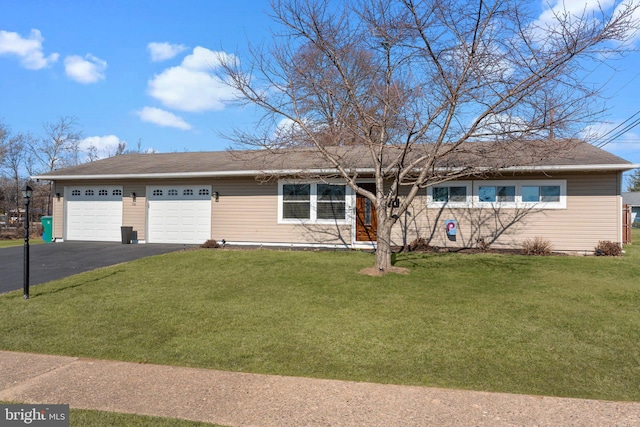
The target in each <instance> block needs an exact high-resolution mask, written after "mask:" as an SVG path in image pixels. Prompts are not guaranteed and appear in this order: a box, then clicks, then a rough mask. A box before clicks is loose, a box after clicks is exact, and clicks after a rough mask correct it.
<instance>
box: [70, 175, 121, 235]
mask: <svg viewBox="0 0 640 427" xmlns="http://www.w3.org/2000/svg"><path fill="white" fill-rule="evenodd" d="M66 199H67V200H66V208H65V211H66V239H67V240H89V241H101V242H117V241H120V227H121V225H122V187H102V186H94V187H70V188H68V189H67V197H66Z"/></svg>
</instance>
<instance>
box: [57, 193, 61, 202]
mask: <svg viewBox="0 0 640 427" xmlns="http://www.w3.org/2000/svg"><path fill="white" fill-rule="evenodd" d="M56 199H58V201H60V193H56Z"/></svg>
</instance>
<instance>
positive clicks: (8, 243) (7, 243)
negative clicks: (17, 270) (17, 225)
mask: <svg viewBox="0 0 640 427" xmlns="http://www.w3.org/2000/svg"><path fill="white" fill-rule="evenodd" d="M41 243H44V241H43V240H42V239H40V238H36V239H29V246H31V245H39V244H41ZM22 245H24V239H20V240H0V249H2V248H10V247H13V246H22Z"/></svg>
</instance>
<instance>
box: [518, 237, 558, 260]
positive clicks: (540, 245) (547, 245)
mask: <svg viewBox="0 0 640 427" xmlns="http://www.w3.org/2000/svg"><path fill="white" fill-rule="evenodd" d="M522 251H523V252H524V254H525V255H537V256H544V255H551V252H553V245H552V244H551V242H550V241H549V240H547V239H545V238H542V237H534V238H533V239H527V240H525V241H524V242H523V243H522Z"/></svg>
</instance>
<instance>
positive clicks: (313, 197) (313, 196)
mask: <svg viewBox="0 0 640 427" xmlns="http://www.w3.org/2000/svg"><path fill="white" fill-rule="evenodd" d="M286 184H307V185H310V188H309V199H310V200H309V203H310V209H309V218H308V219H299V218H283V201H284V197H283V186H284V185H286ZM318 184H329V185H344V187H345V195H344V211H345V212H344V218H343V219H318ZM352 199H353V197H352V192H351V188H350V187H349V186H348V185H347V184H346V183H345V182H344V181H340V180H327V181H299V180H292V179H281V180H279V181H278V224H341V225H348V224H351V220H352V218H351V217H352V210H353V201H352Z"/></svg>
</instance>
